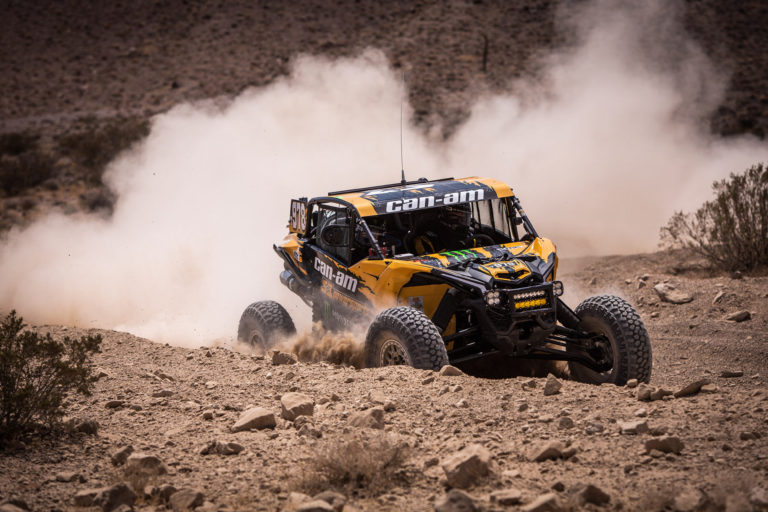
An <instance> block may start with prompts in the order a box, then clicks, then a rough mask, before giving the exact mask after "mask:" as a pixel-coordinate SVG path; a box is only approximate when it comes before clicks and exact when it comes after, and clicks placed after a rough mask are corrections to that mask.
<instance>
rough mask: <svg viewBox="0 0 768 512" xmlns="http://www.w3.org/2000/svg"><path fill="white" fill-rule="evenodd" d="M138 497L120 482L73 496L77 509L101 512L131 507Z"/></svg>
mask: <svg viewBox="0 0 768 512" xmlns="http://www.w3.org/2000/svg"><path fill="white" fill-rule="evenodd" d="M136 498H138V496H137V495H136V493H135V492H133V489H131V487H130V486H129V485H128V484H127V483H125V482H121V483H118V484H115V485H113V486H111V487H101V488H98V489H86V490H83V491H80V492H78V493H77V494H76V495H75V500H74V501H75V505H76V506H78V507H100V508H101V510H102V511H103V512H111V511H112V510H115V509H117V508H118V507H121V506H128V507H132V506H133V503H134V502H135V501H136Z"/></svg>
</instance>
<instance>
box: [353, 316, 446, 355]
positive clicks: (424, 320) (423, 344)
mask: <svg viewBox="0 0 768 512" xmlns="http://www.w3.org/2000/svg"><path fill="white" fill-rule="evenodd" d="M365 363H366V366H368V367H369V368H370V367H376V366H391V365H399V364H402V365H408V366H413V367H414V368H421V369H425V370H439V369H440V368H442V367H443V366H445V365H447V364H448V352H447V351H446V350H445V344H444V343H443V338H442V337H441V336H440V331H438V330H437V327H436V326H435V324H433V323H432V321H431V320H430V319H429V318H428V317H427V316H426V315H425V314H424V313H422V312H421V311H419V310H418V309H414V308H411V307H407V306H400V307H396V308H390V309H386V310H384V311H382V312H381V313H379V314H378V315H377V316H376V318H375V319H374V320H373V323H372V324H371V326H370V327H369V328H368V334H367V335H366V337H365Z"/></svg>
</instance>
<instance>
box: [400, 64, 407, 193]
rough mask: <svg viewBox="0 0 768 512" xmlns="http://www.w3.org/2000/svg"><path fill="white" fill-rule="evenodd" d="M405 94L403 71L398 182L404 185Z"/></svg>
mask: <svg viewBox="0 0 768 512" xmlns="http://www.w3.org/2000/svg"><path fill="white" fill-rule="evenodd" d="M404 95H405V71H403V91H402V93H401V94H400V184H401V185H402V186H405V184H406V181H405V164H404V163H403V96H404Z"/></svg>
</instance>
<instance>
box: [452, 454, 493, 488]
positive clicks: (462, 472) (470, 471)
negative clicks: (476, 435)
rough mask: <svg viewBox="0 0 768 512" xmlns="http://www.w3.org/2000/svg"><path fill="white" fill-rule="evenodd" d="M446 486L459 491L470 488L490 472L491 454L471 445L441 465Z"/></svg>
mask: <svg viewBox="0 0 768 512" xmlns="http://www.w3.org/2000/svg"><path fill="white" fill-rule="evenodd" d="M442 468H443V471H445V476H446V479H447V480H448V485H450V486H451V487H456V488H459V489H466V488H468V487H470V486H472V485H473V484H474V483H475V482H477V480H479V479H480V478H482V477H484V476H486V475H487V474H488V473H489V472H490V470H491V452H489V451H488V450H487V449H486V448H484V447H483V446H481V445H479V444H471V445H469V446H467V447H466V448H464V449H463V450H461V451H459V452H457V453H454V454H453V455H451V456H450V457H448V458H447V459H445V461H443V463H442Z"/></svg>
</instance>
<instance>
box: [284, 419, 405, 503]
mask: <svg viewBox="0 0 768 512" xmlns="http://www.w3.org/2000/svg"><path fill="white" fill-rule="evenodd" d="M407 448H408V447H407V446H406V445H404V444H403V443H401V442H398V441H396V440H393V439H392V438H390V437H389V436H387V435H386V434H383V433H382V434H380V435H377V436H373V437H367V436H362V435H350V436H346V437H343V438H341V439H335V440H332V441H326V442H325V443H321V444H320V445H318V447H317V449H316V451H315V454H314V457H312V458H311V459H310V460H309V461H307V463H306V466H304V467H302V474H301V475H300V477H299V478H298V480H297V481H296V483H295V487H297V488H298V489H300V490H302V491H304V492H307V493H308V494H316V493H318V492H321V491H324V490H327V489H336V490H343V491H346V493H354V492H360V491H362V490H364V491H365V492H366V493H370V494H372V495H376V494H379V493H381V492H384V491H386V490H387V489H389V488H391V487H393V486H394V485H395V484H396V483H397V481H398V475H399V473H400V471H401V470H402V468H403V464H404V463H405V461H406V458H407Z"/></svg>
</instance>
